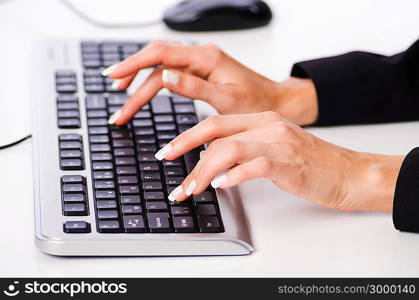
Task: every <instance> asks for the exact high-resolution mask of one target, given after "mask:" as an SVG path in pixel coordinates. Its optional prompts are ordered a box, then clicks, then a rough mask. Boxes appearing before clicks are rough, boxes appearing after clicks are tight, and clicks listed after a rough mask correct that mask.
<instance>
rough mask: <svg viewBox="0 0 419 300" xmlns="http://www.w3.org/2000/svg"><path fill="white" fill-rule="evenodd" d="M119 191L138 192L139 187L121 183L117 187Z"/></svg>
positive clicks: (123, 192) (122, 193)
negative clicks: (121, 184)
mask: <svg viewBox="0 0 419 300" xmlns="http://www.w3.org/2000/svg"><path fill="white" fill-rule="evenodd" d="M119 193H120V194H121V195H127V194H139V193H140V189H139V187H138V186H137V185H123V186H120V187H119Z"/></svg>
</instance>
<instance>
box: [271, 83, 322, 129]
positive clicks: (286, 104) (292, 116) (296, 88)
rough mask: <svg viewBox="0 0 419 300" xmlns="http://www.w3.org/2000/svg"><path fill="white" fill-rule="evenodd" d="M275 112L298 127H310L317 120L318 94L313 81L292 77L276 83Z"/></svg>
mask: <svg viewBox="0 0 419 300" xmlns="http://www.w3.org/2000/svg"><path fill="white" fill-rule="evenodd" d="M274 103H275V111H276V112H278V113H279V114H280V115H282V116H283V117H285V118H286V119H288V120H289V121H291V122H293V123H295V124H298V125H310V124H313V123H314V122H315V121H316V120H317V116H318V104H317V94H316V89H315V87H314V84H313V82H312V80H311V79H302V78H296V77H290V78H288V79H286V80H284V81H282V82H279V83H276V87H275V99H274Z"/></svg>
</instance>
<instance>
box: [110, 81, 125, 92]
mask: <svg viewBox="0 0 419 300" xmlns="http://www.w3.org/2000/svg"><path fill="white" fill-rule="evenodd" d="M121 82H122V80H121V79H116V80H114V82H112V86H111V87H112V89H113V90H119V85H120V84H121Z"/></svg>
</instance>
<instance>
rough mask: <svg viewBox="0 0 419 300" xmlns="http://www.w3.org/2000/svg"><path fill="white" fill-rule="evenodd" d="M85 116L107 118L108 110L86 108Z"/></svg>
mask: <svg viewBox="0 0 419 300" xmlns="http://www.w3.org/2000/svg"><path fill="white" fill-rule="evenodd" d="M87 117H88V118H89V119H91V118H107V117H108V112H107V111H106V110H103V109H101V110H88V111H87Z"/></svg>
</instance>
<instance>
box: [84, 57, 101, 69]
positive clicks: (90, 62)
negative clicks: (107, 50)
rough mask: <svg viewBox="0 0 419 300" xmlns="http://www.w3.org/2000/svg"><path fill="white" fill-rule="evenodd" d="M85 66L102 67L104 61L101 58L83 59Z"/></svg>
mask: <svg viewBox="0 0 419 300" xmlns="http://www.w3.org/2000/svg"><path fill="white" fill-rule="evenodd" d="M82 63H83V67H85V68H100V67H101V66H102V63H101V62H100V60H84V59H83V62H82Z"/></svg>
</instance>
